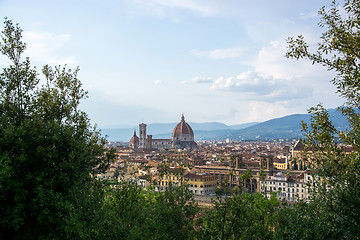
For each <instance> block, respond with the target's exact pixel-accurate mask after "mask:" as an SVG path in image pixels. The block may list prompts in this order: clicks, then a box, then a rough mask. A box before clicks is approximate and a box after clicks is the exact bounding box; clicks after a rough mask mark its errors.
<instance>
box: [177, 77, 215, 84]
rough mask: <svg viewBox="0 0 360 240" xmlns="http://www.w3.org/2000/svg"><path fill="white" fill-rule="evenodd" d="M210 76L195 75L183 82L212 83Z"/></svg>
mask: <svg viewBox="0 0 360 240" xmlns="http://www.w3.org/2000/svg"><path fill="white" fill-rule="evenodd" d="M212 82H213V81H212V80H211V78H210V77H193V78H192V79H191V80H187V81H183V82H182V83H185V84H190V83H212Z"/></svg>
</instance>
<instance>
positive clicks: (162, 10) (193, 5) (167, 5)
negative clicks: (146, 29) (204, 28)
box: [127, 0, 216, 21]
mask: <svg viewBox="0 0 360 240" xmlns="http://www.w3.org/2000/svg"><path fill="white" fill-rule="evenodd" d="M127 2H128V3H129V4H134V5H135V6H136V7H137V8H138V9H141V10H142V11H143V13H147V14H152V15H156V16H158V17H165V16H169V15H173V14H174V13H173V10H176V9H183V10H188V11H192V12H196V13H200V14H201V15H202V16H213V15H215V13H216V8H215V7H214V6H213V4H209V1H205V0H197V1H194V0H128V1H127ZM175 19H176V21H179V19H177V18H175Z"/></svg>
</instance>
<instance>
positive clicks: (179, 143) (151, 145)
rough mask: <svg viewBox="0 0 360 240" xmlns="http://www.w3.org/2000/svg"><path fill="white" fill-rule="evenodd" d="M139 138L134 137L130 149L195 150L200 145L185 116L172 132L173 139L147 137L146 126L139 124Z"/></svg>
mask: <svg viewBox="0 0 360 240" xmlns="http://www.w3.org/2000/svg"><path fill="white" fill-rule="evenodd" d="M139 133H140V135H139V137H137V136H136V132H135V131H134V136H133V137H132V138H131V140H130V142H129V147H131V148H133V149H136V148H139V149H161V148H163V149H172V148H175V149H179V148H181V149H183V148H187V149H194V148H197V147H198V145H197V144H196V142H195V141H194V132H193V130H192V128H191V127H190V125H189V124H188V123H187V122H185V117H184V114H183V115H182V116H181V121H180V122H179V123H178V124H177V125H176V126H175V128H174V130H173V132H172V138H171V139H155V138H153V137H152V135H146V124H145V123H141V124H139Z"/></svg>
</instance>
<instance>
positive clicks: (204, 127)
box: [101, 109, 347, 142]
mask: <svg viewBox="0 0 360 240" xmlns="http://www.w3.org/2000/svg"><path fill="white" fill-rule="evenodd" d="M328 111H329V114H330V120H331V121H333V123H334V125H335V127H336V128H337V129H341V130H344V129H345V128H346V127H347V121H346V118H345V117H344V116H342V115H341V113H340V112H339V111H337V110H336V109H329V110H328ZM310 119H311V115H310V114H291V115H287V116H284V117H279V118H274V119H270V120H267V121H264V122H252V123H245V124H238V125H226V124H224V123H221V122H205V123H191V122H189V124H190V126H191V127H192V128H193V131H194V135H195V140H196V141H199V140H225V139H231V140H242V139H243V140H245V139H246V140H257V139H263V140H267V139H280V138H283V139H294V138H302V137H304V133H303V132H302V131H301V121H304V122H305V123H307V124H309V123H310ZM176 124H177V123H151V124H148V125H147V134H151V135H153V138H154V139H156V138H165V139H168V138H171V134H172V131H173V129H174V127H175V126H176ZM135 129H136V128H135ZM136 130H137V129H136ZM101 132H102V133H103V134H104V133H105V135H107V136H108V137H107V139H108V140H109V141H126V142H127V141H129V140H130V138H131V137H132V136H133V133H134V128H116V129H102V130H101ZM136 132H138V131H136Z"/></svg>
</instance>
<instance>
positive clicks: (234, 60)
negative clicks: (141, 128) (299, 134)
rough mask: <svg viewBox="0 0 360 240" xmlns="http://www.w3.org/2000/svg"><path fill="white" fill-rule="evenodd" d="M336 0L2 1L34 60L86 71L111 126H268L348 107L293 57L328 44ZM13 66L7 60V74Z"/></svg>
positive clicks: (101, 118) (94, 99) (92, 113)
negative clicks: (329, 11) (319, 107)
mask: <svg viewBox="0 0 360 240" xmlns="http://www.w3.org/2000/svg"><path fill="white" fill-rule="evenodd" d="M327 4H328V1H323V0H321V1H320V0H319V1H309V0H307V1H302V2H298V1H293V0H291V1H285V0H276V1H271V2H269V1H265V0H262V1H253V2H251V3H250V2H246V1H221V2H220V1H215V0H210V1H204V0H198V1H195V0H194V1H191V0H183V1H180V0H168V1H165V0H148V1H142V0H119V1H116V0H106V1H97V0H77V1H62V2H49V1H40V0H35V1H24V0H19V1H18V0H15V1H10V0H3V1H0V13H1V14H0V15H1V16H3V17H5V16H7V17H8V18H9V19H11V20H13V21H14V22H15V23H19V25H20V27H21V28H22V29H23V30H24V32H23V36H24V41H25V42H26V43H27V47H28V49H27V51H26V52H25V55H26V56H29V57H30V61H31V62H32V64H34V65H36V66H37V69H38V70H40V69H41V66H43V65H45V64H50V65H58V64H65V63H66V64H68V66H69V67H70V68H75V67H76V66H79V67H80V72H79V79H80V80H81V81H82V82H83V84H84V88H85V89H86V90H88V91H89V99H86V100H85V101H84V102H83V103H82V109H83V110H85V111H86V112H87V113H88V114H89V117H90V118H91V119H92V122H93V123H97V124H98V125H99V127H101V128H108V127H118V126H124V125H134V124H135V125H136V124H138V123H139V122H146V123H155V122H176V121H177V120H178V119H179V118H180V116H181V114H182V113H184V114H185V116H186V118H187V120H188V121H190V122H208V121H218V122H223V123H225V124H228V125H234V124H241V123H247V122H254V121H256V122H261V121H266V120H269V119H272V118H277V117H282V116H285V115H289V114H294V113H306V110H307V109H308V108H310V107H312V106H314V105H316V104H317V103H319V102H322V103H324V106H325V107H326V108H334V107H337V106H339V105H341V104H342V103H343V100H342V99H341V98H339V97H338V96H337V95H336V93H335V91H336V89H335V87H334V86H333V85H332V84H331V82H330V80H331V79H332V74H331V73H329V72H327V71H326V69H325V68H323V67H321V66H316V65H311V63H310V62H308V61H307V60H301V61H296V60H292V59H286V58H285V57H284V55H285V52H286V38H287V37H289V36H297V35H299V34H303V35H304V36H305V39H306V40H307V41H308V42H310V43H311V44H315V43H316V42H318V41H319V36H320V32H321V30H322V29H321V28H319V27H318V26H317V22H318V20H319V18H318V16H317V11H318V10H319V9H320V8H321V7H322V6H323V5H327ZM6 64H7V62H6V60H5V59H4V58H0V66H1V67H2V68H3V67H5V66H6Z"/></svg>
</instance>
